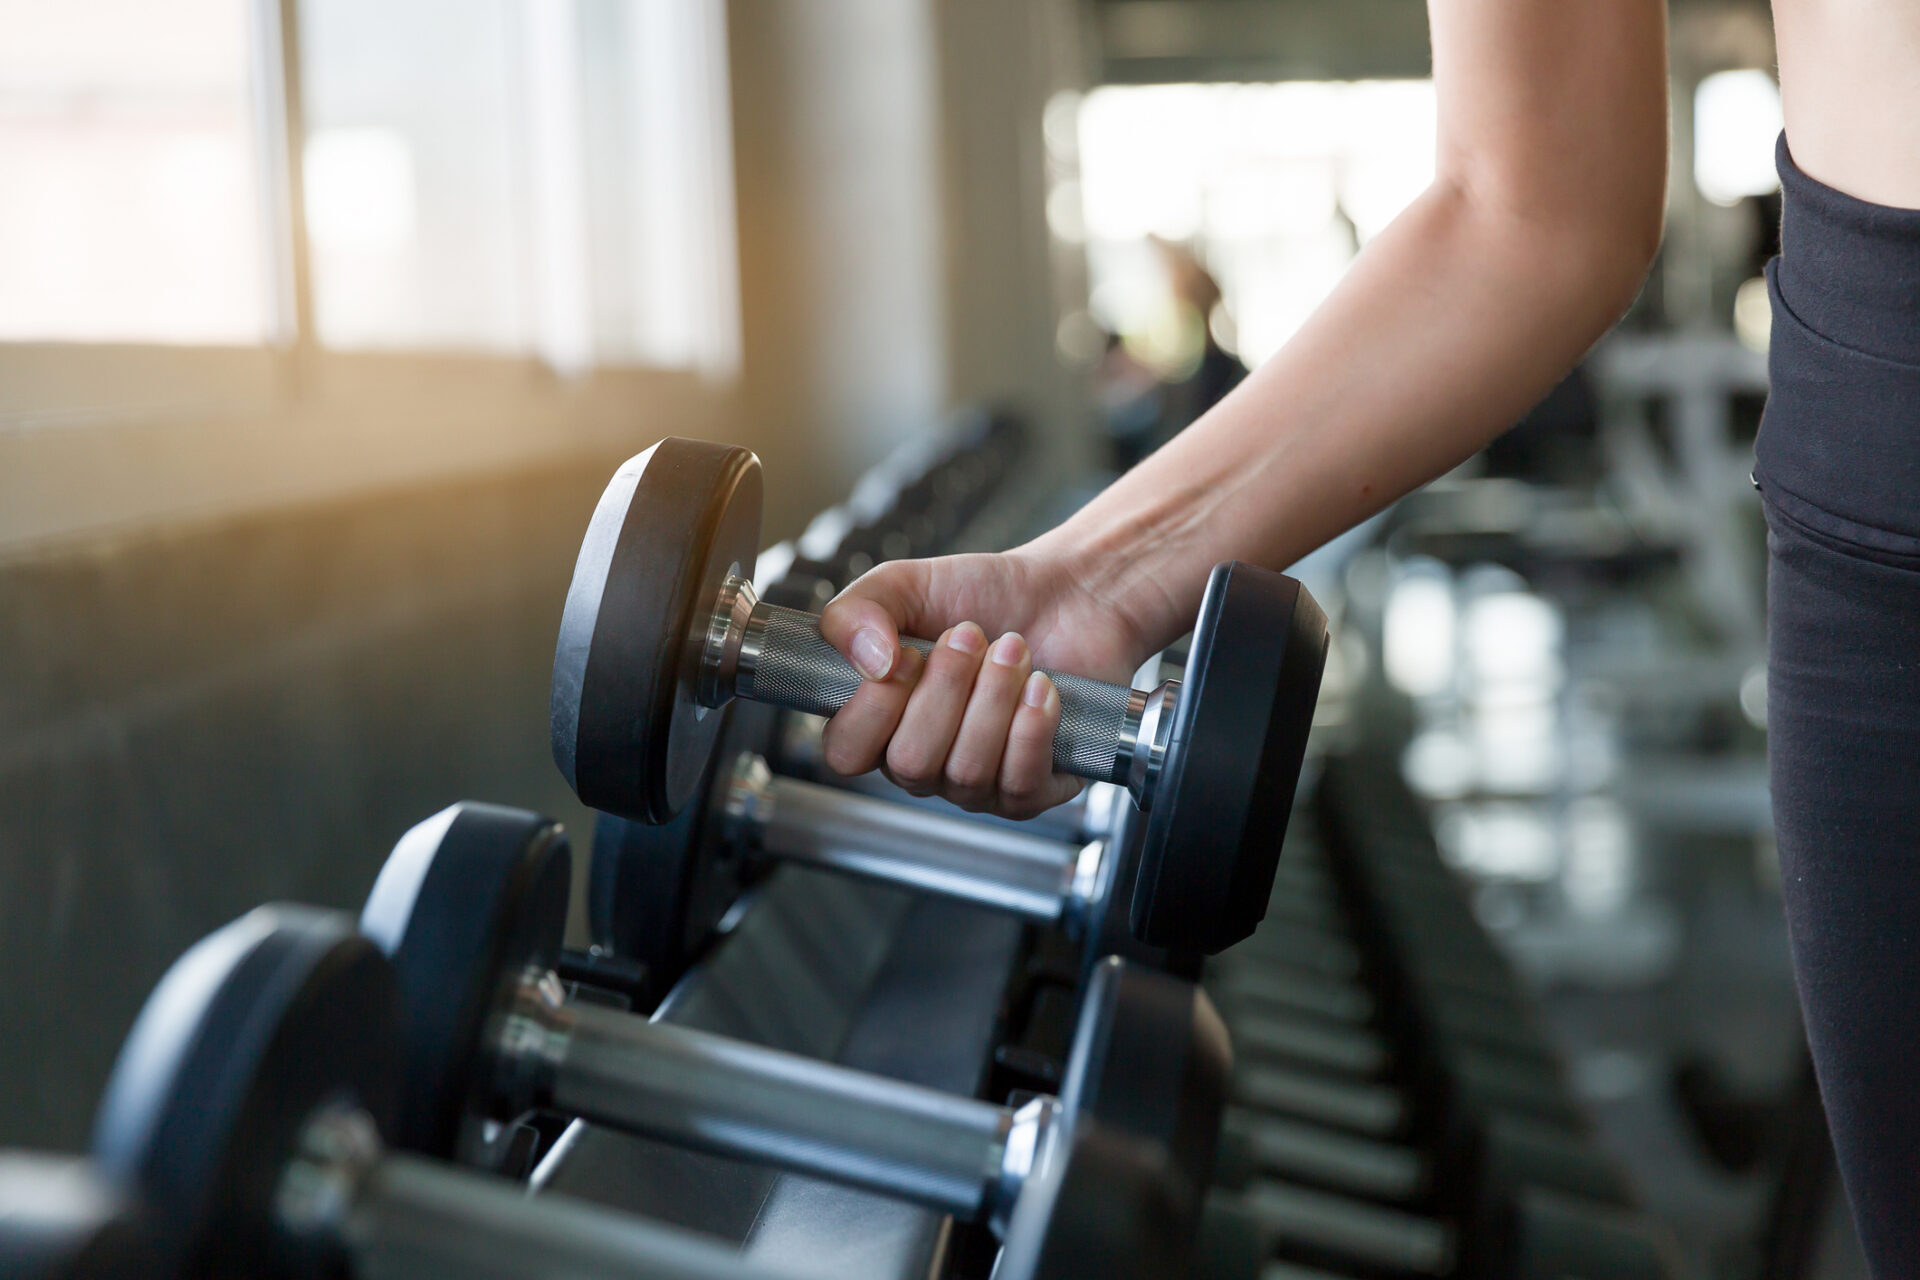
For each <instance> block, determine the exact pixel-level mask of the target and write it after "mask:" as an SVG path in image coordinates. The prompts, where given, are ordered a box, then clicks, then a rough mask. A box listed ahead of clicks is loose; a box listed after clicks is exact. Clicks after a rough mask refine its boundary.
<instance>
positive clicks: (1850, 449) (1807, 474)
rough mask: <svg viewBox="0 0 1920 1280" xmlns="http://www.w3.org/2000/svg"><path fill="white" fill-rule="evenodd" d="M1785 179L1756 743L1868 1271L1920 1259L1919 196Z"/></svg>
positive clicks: (1907, 1271) (1762, 447)
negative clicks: (1765, 643) (1906, 205)
mask: <svg viewBox="0 0 1920 1280" xmlns="http://www.w3.org/2000/svg"><path fill="white" fill-rule="evenodd" d="M1779 163H1780V173H1781V180H1782V182H1783V184H1784V188H1785V191H1784V199H1783V202H1782V207H1783V214H1782V225H1781V256H1780V257H1779V258H1778V259H1776V260H1775V261H1774V263H1773V264H1772V265H1771V267H1770V269H1769V272H1768V276H1769V280H1770V282H1771V285H1772V295H1773V313H1774V321H1773V349H1772V353H1771V356H1770V359H1769V368H1770V373H1771V381H1772V389H1771V392H1770V394H1769V399H1768V404H1767V412H1766V417H1765V420H1764V422H1763V425H1762V428H1761V434H1760V439H1759V442H1758V445H1757V447H1756V453H1757V458H1758V466H1757V468H1756V471H1755V478H1756V481H1757V483H1758V484H1759V485H1760V487H1761V492H1762V494H1763V497H1764V500H1765V506H1766V512H1767V524H1768V528H1769V530H1770V536H1769V539H1768V547H1769V551H1770V557H1769V571H1768V576H1767V585H1768V629H1769V635H1770V641H1769V644H1770V650H1771V653H1770V663H1769V673H1768V706H1767V722H1768V726H1767V727H1768V750H1769V754H1770V755H1771V758H1772V763H1771V768H1772V775H1773V812H1774V825H1775V828H1776V830H1777V832H1778V836H1779V845H1780V870H1781V880H1782V887H1783V890H1784V893H1785V897H1786V908H1787V924H1788V929H1789V934H1790V936H1791V938H1792V944H1793V958H1794V970H1795V973H1796V975H1797V977H1798V981H1799V987H1800V1001H1801V1005H1802V1007H1803V1008H1804V1010H1805V1014H1806V1025H1807V1039H1808V1042H1809V1044H1810V1046H1811V1048H1812V1050H1813V1057H1814V1063H1815V1066H1816V1068H1817V1070H1818V1074H1819V1079H1820V1089H1821V1094H1822V1096H1823V1097H1824V1099H1825V1102H1826V1108H1827V1116H1828V1122H1829V1125H1830V1126H1831V1129H1832V1132H1833V1142H1834V1149H1835V1153H1836V1154H1837V1156H1838V1157H1839V1163H1840V1170H1841V1176H1842V1178H1843V1179H1844V1181H1845V1183H1846V1187H1847V1193H1848V1196H1849V1198H1850V1199H1851V1201H1852V1204H1853V1210H1854V1218H1855V1221H1856V1222H1857V1224H1858V1226H1859V1232H1860V1240H1861V1244H1862V1246H1863V1247H1864V1249H1865V1252H1866V1256H1867V1259H1868V1261H1869V1263H1870V1264H1871V1265H1872V1267H1873V1271H1874V1274H1875V1275H1876V1276H1880V1277H1896V1276H1898V1277H1914V1276H1920V211H1912V210H1897V209H1888V208H1884V207H1881V206H1877V205H1870V204H1866V203H1864V202H1862V201H1859V200H1855V199H1853V198H1852V197H1849V196H1845V195H1842V194H1841V193H1839V192H1837V191H1834V190H1832V189H1830V188H1828V187H1825V186H1822V185H1821V184H1820V183H1818V182H1815V181H1814V180H1813V179H1811V178H1809V177H1807V176H1806V175H1805V174H1803V173H1801V172H1800V171H1799V170H1798V169H1797V168H1795V167H1794V164H1793V161H1792V159H1791V157H1790V156H1789V155H1788V153H1787V148H1786V140H1785V138H1784V137H1783V138H1782V139H1781V143H1780V148H1779Z"/></svg>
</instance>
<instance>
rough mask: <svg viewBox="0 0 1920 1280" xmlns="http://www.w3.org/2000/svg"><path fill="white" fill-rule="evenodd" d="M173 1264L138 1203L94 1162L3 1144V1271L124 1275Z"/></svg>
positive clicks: (56, 1279) (12, 1274) (26, 1276)
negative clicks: (13, 1148) (6, 1147)
mask: <svg viewBox="0 0 1920 1280" xmlns="http://www.w3.org/2000/svg"><path fill="white" fill-rule="evenodd" d="M165 1269H166V1263H165V1261H164V1259H163V1257H162V1255H161V1253H160V1251H159V1248H158V1242H157V1241H156V1240H155V1239H154V1238H153V1235H152V1232H151V1230H150V1229H149V1227H148V1224H147V1223H146V1222H144V1221H143V1220H142V1215H141V1214H140V1211H139V1209H138V1206H137V1204H136V1203H135V1202H134V1201H132V1200H131V1199H130V1198H129V1197H128V1196H127V1195H126V1193H125V1192H124V1191H123V1190H122V1189H121V1188H119V1187H118V1186H116V1185H114V1183H113V1182H112V1181H111V1180H109V1179H107V1178H104V1177H102V1176H101V1174H100V1171H99V1170H98V1169H97V1168H95V1167H94V1165H93V1164H92V1163H91V1162H90V1161H87V1160H84V1159H79V1158H76V1157H73V1156H55V1155H44V1154H40V1153H38V1152H27V1151H0V1276H6V1277H8V1280H119V1278H120V1277H133V1276H145V1275H157V1274H161V1273H163V1272H164V1270H165Z"/></svg>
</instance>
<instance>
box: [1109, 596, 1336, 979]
mask: <svg viewBox="0 0 1920 1280" xmlns="http://www.w3.org/2000/svg"><path fill="white" fill-rule="evenodd" d="M1326 662H1327V616H1326V614H1325V613H1323V612H1321V609H1320V606H1319V605H1318V604H1317V603H1316V602H1315V601H1314V599H1313V596H1312V595H1311V594H1309V593H1308V591H1307V589H1306V588H1305V587H1304V586H1302V585H1301V584H1300V583H1299V581H1297V580H1296V579H1293V578H1290V577H1288V576H1286V575H1285V574H1282V573H1275V572H1273V571H1272V570H1270V569H1261V568H1258V567H1256V566H1254V565H1249V564H1242V563H1238V562H1231V563H1226V564H1221V565H1218V566H1216V567H1215V568H1214V571H1213V575H1212V577H1210V578H1209V579H1208V581H1207V590H1206V595H1205V597H1204V598H1203V599H1202V601H1201V605H1200V615H1199V619H1198V621H1197V622H1196V623H1195V626H1194V631H1193V642H1192V645H1191V647H1190V648H1189V650H1188V654H1187V666H1186V670H1185V672H1184V674H1183V675H1182V678H1181V697H1180V701H1179V705H1178V706H1177V707H1176V709H1175V711H1174V720H1173V730H1172V734H1171V739H1170V741H1169V743H1168V746H1167V753H1166V759H1165V762H1164V764H1163V765H1162V766H1161V774H1160V783H1159V787H1158V788H1157V790H1156V791H1155V794H1154V799H1153V807H1152V810H1151V811H1150V813H1149V814H1148V819H1147V840H1146V847H1145V849H1144V851H1143V854H1142V857H1141V862H1140V872H1139V877H1138V879H1137V880H1136V882H1135V888H1134V894H1133V914H1132V924H1133V932H1134V935H1135V936H1136V937H1138V938H1139V939H1140V940H1141V941H1142V942H1146V943H1149V944H1152V945H1155V946H1178V947H1181V948H1183V949H1189V950H1196V951H1204V952H1207V953H1209V954H1211V953H1213V952H1217V951H1222V950H1225V949H1226V948H1227V947H1230V946H1232V945H1233V944H1234V943H1236V942H1239V941H1240V940H1241V939H1243V938H1245V937H1247V936H1248V935H1249V934H1251V933H1252V932H1253V930H1254V928H1255V927H1256V926H1257V925H1258V924H1259V923H1260V921H1261V919H1262V917H1264V916H1265V915H1266V910H1267V898H1268V897H1269V895H1270V894H1271V893H1272V890H1273V876H1274V871H1275V869H1276V868H1277V867H1278V865H1279V860H1280V845H1281V841H1282V839H1283V838H1284V837H1285V835H1286V831H1287V820H1288V818H1289V817H1290V816H1291V814H1292V810H1293V795H1294V790H1295V789H1296V788H1297V787H1298V786H1299V781H1300V766H1301V762H1302V760H1303V759H1304V758H1305V755H1306V749H1307V734H1308V731H1309V730H1310V729H1311V728H1312V727H1313V708H1314V704H1315V702H1316V701H1317V700H1318V699H1319V696H1320V677H1321V674H1322V672H1323V671H1324V669H1325V667H1326Z"/></svg>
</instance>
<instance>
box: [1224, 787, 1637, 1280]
mask: <svg viewBox="0 0 1920 1280" xmlns="http://www.w3.org/2000/svg"><path fill="white" fill-rule="evenodd" d="M1281 867H1282V874H1281V878H1280V879H1279V880H1278V881H1277V882H1276V886H1275V894H1274V899H1273V902H1272V904H1271V906H1270V909H1269V913H1268V916H1267V919H1266V922H1265V923H1264V924H1263V925H1262V927H1261V929H1260V930H1259V931H1258V932H1257V933H1256V934H1255V935H1254V937H1253V938H1252V939H1250V940H1249V941H1248V942H1247V943H1246V944H1244V945H1243V946H1242V947H1240V948H1236V949H1235V950H1234V951H1231V952H1228V953H1227V954H1225V955H1223V956H1221V957H1219V958H1217V959H1216V960H1215V961H1214V962H1213V963H1212V964H1211V965H1210V966H1209V971H1208V975H1207V983H1208V985H1209V987H1210V989H1211V990H1212V991H1213V992H1214V995H1215V999H1216V1001H1217V1002H1218V1003H1219V1004H1220V1006H1221V1008H1222V1010H1223V1013H1224V1015H1225V1017H1226V1019H1227V1023H1228V1026H1229V1028H1230V1030H1231V1031H1232V1032H1233V1036H1234V1043H1235V1052H1236V1065H1237V1069H1238V1072H1239V1086H1238V1101H1237V1105H1236V1106H1235V1107H1234V1108H1233V1109H1232V1110H1230V1112H1229V1116H1228V1122H1227V1135H1228V1136H1227V1140H1226V1141H1225V1142H1224V1143H1223V1145H1222V1156H1221V1160H1220V1163H1219V1166H1218V1168H1217V1170H1216V1180H1217V1182H1218V1183H1219V1184H1220V1185H1219V1186H1218V1188H1217V1189H1216V1192H1215V1196H1214V1202H1213V1204H1212V1206H1210V1212H1211V1215H1212V1229H1211V1230H1210V1231H1209V1232H1208V1233H1207V1243H1208V1245H1209V1248H1208V1250H1207V1253H1206V1255H1205V1257H1204V1260H1203V1268H1202V1270H1201V1271H1199V1272H1198V1273H1197V1274H1199V1275H1201V1276H1203V1277H1208V1278H1210V1280H1254V1277H1261V1280H1307V1278H1311V1280H1327V1278H1332V1277H1343V1276H1356V1277H1376V1276H1377V1277H1400V1276H1443V1275H1444V1276H1452V1275H1460V1276H1488V1277H1513V1278H1514V1280H1530V1278H1531V1277H1536V1276H1538V1277H1549V1276H1551V1277H1559V1276H1592V1277H1617V1278H1619V1280H1627V1278H1629V1277H1633V1278H1638V1277H1656V1276H1665V1275H1670V1274H1672V1262H1671V1252H1670V1249H1669V1248H1668V1246H1667V1242H1666V1241H1665V1240H1664V1237H1663V1236H1662V1235H1661V1233H1660V1231H1659V1230H1658V1229H1657V1228H1656V1227H1655V1226H1654V1225H1653V1224H1652V1223H1651V1222H1650V1221H1649V1220H1648V1218H1647V1217H1646V1215H1644V1214H1643V1213H1642V1212H1641V1211H1640V1210H1639V1209H1638V1208H1637V1207H1636V1206H1635V1204H1634V1202H1633V1198H1632V1195H1631V1192H1630V1189H1629V1188H1628V1187H1627V1185H1626V1183H1625V1181H1624V1179H1623V1178H1622V1176H1621V1175H1620V1173H1619V1171H1618V1169H1617V1168H1616V1167H1615V1165H1614V1164H1613V1162H1612V1161H1611V1160H1610V1159H1609V1158H1608V1157H1607V1156H1606V1155H1605V1153H1604V1152H1603V1151H1602V1150H1601V1148H1600V1146H1599V1143H1598V1141H1597V1140H1596V1138H1595V1136H1594V1134H1593V1132H1592V1130H1591V1128H1590V1126H1589V1125H1588V1123H1587V1121H1586V1119H1585V1117H1584V1114H1583V1113H1582V1111H1581V1109H1580V1108H1579V1106H1578V1105H1577V1104H1576V1102H1575V1101H1574V1099H1573V1097H1572V1095H1571V1091H1570V1090H1569V1089H1568V1087H1567V1085H1566V1081H1565V1078H1564V1074H1563V1071H1562V1069H1561V1066H1560V1061H1559V1057H1558V1054H1557V1053H1556V1051H1555V1050H1554V1049H1553V1048H1552V1046H1551V1045H1550V1044H1549V1043H1548V1040H1547V1037H1546V1035H1545V1033H1544V1031H1543V1030H1542V1028H1541V1027H1540V1025H1539V1023H1538V1021H1537V1019H1536V1018H1535V1017H1534V1015H1533V1012H1532V1005H1531V1001H1530V998H1529V997H1528V996H1527V994H1526V993H1525V992H1524V991H1523V990H1522V988H1521V987H1520V984H1519V982H1518V979H1517V977H1516V975H1515V974H1514V972H1513V970H1512V969H1511V967H1510V966H1509V965H1508V964H1507V962H1506V961H1505V959H1504V958H1503V957H1502V956H1501V955H1500V954H1499V953H1498V951H1497V950H1496V949H1495V947H1494V945H1493V943H1492V941H1491V939H1490V938H1489V937H1488V935H1487V934H1486V932H1485V930H1484V929H1483V928H1482V927H1481V925H1480V924H1479V922H1478V921H1477V920H1476V919H1475V918H1474V916H1473V913H1472V910H1471V908H1470V905H1469V903H1468V901H1467V899H1466V896H1465V893H1464V890H1463V886H1462V885H1461V884H1460V882H1459V881H1458V879H1457V878H1456V877H1455V876H1454V875H1453V874H1452V873H1451V872H1450V871H1449V870H1447V868H1446V867H1445V866H1444V865H1443V864H1442V863H1441V861H1440V858H1439V853H1438V849H1437V847H1436V845H1435V843H1434V840H1433V837H1432V833H1431V828H1430V826H1429V823H1428V820H1427V817H1426V815H1425V813H1424V812H1423V811H1422V810H1421V809H1420V807H1419V805H1418V803H1417V801H1416V800H1415V799H1414V797H1413V796H1412V794H1411V793H1410V792H1409V791H1408V790H1407V789H1406V787H1405V785H1404V783H1403V782H1402V781H1401V779H1400V775H1399V771H1398V769H1397V767H1396V765H1395V763H1394V762H1393V761H1392V760H1390V759H1387V758H1383V757H1377V756H1371V755H1364V754H1363V755H1353V756H1335V757H1331V758H1329V759H1327V760H1325V761H1324V762H1323V769H1322V773H1321V776H1320V778H1319V780H1318V782H1317V785H1316V787H1315V802H1314V804H1313V805H1311V806H1307V805H1301V806H1300V807H1298V808H1296V810H1295V816H1294V821H1293V824H1292V826H1291V828H1290V830H1289V833H1288V838H1287V846H1286V853H1285V854H1284V856H1283V859H1282V862H1281Z"/></svg>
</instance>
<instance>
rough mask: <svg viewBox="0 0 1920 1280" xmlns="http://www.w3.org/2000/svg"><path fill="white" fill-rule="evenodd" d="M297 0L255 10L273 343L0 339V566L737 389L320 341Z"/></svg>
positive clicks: (527, 360) (723, 398) (415, 476)
mask: <svg viewBox="0 0 1920 1280" xmlns="http://www.w3.org/2000/svg"><path fill="white" fill-rule="evenodd" d="M297 5H298V0H250V10H251V13H250V19H251V24H252V27H253V32H252V35H253V40H252V42H251V45H250V47H251V49H252V51H253V53H252V61H253V67H252V69H251V80H252V84H253V94H254V111H255V118H256V138H255V148H256V154H257V155H258V157H259V159H260V162H261V170H262V177H263V183H262V186H263V197H264V201H265V205H266V209H267V233H268V234H267V240H268V249H269V253H270V263H269V268H270V270H269V273H268V275H269V282H270V288H271V290H272V292H271V294H270V298H269V304H270V315H271V316H272V317H273V323H272V324H271V326H270V332H271V335H272V336H271V337H270V338H269V340H267V341H266V342H263V343H261V344H259V345H246V346H211V345H188V344H168V343H159V342H155V343H87V342H18V341H4V342H0V557H3V556H15V555H19V554H21V553H23V552H28V551H32V550H35V549H38V548H42V547H44V546H47V545H54V544H60V543H64V542H68V541H71V540H74V539H77V538H82V537H88V536H96V535H99V534H102V533H107V532H119V531H125V530H131V529H137V528H141V527H146V526H151V525H155V524H159V523H162V522H167V521H173V520H180V519H189V520H192V519H207V518H217V517H223V516H230V515H236V514H241V513H245V512H249V511H256V510H260V509H265V508H270V507H275V506H280V505H285V504H287V503H294V502H303V501H318V500H324V499H327V498H332V497H338V496H342V495H345V494H349V493H353V492H357V491H363V490H366V489H369V488H379V487H383V486H387V485H403V484H409V483H421V482H429V481H432V480H436V479H444V478H451V477H456V476H460V475H464V474H475V473H481V472H485V471H490V470H499V469H504V468H509V467H524V466H527V465H538V464H542V463H545V464H549V465H554V464H560V463H563V462H564V461H566V460H567V459H569V458H587V457H599V456H605V455H608V454H610V453H613V452H615V451H617V450H620V449H624V448H635V447H639V446H641V445H644V444H645V443H646V442H648V441H649V440H651V439H655V438H658V437H659V436H660V435H663V434H669V433H670V434H675V435H695V436H699V435H713V434H718V433H721V432H723V431H724V430H725V429H726V425H727V422H728V419H729V416H730V408H731V405H732V403H733V401H734V396H735V383H734V381H733V380H731V379H727V380H717V379H715V378H713V377H711V376H709V375H705V374H702V373H700V372H697V371H694V370H682V369H665V368H656V367H646V366H639V365H626V364H605V363H600V364H595V365H594V366H592V367H590V368H588V369H585V370H582V371H578V372H560V371H556V370H555V369H554V368H552V367H551V366H549V365H548V364H547V363H545V362H544V361H542V360H541V359H540V358H539V357H537V356H533V355H507V354H486V353H475V352H465V351H452V350H435V349H413V350H406V351H339V350H332V349H327V348H323V347H321V346H320V345H319V343H318V341H317V337H316V332H315V328H314V318H313V297H312V281H311V276H310V270H309V265H308V250H307V236H306V227H305V220H304V214H303V209H304V204H303V193H302V188H301V172H300V165H299V163H298V157H299V155H300V146H299V141H300V140H301V139H302V138H303V136H304V132H305V128H304V122H303V120H302V118H301V111H300V50H299V24H298V21H297V16H298V15H297ZM729 250H730V251H731V252H733V253H737V252H738V244H737V240H736V241H735V242H734V243H733V244H732V245H730V246H729Z"/></svg>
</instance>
